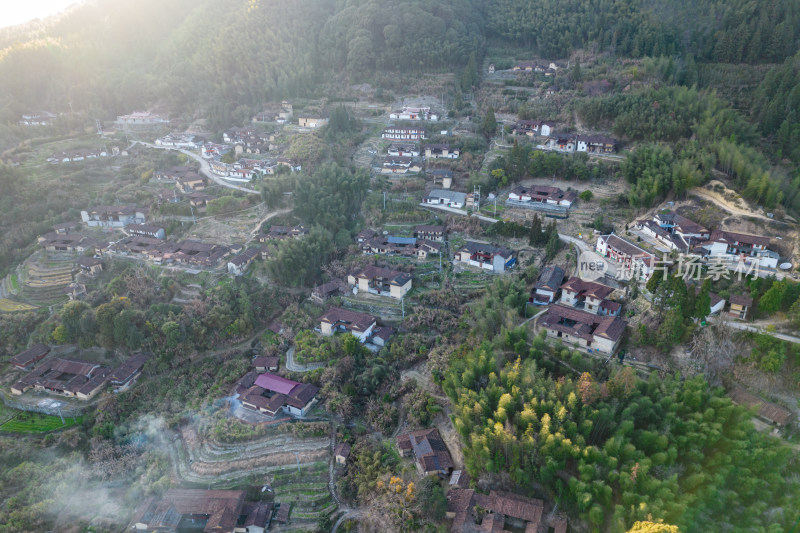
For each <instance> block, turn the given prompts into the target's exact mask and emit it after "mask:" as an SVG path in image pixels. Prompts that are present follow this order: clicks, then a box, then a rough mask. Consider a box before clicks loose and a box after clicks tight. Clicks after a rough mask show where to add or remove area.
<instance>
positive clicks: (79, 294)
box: [64, 281, 86, 301]
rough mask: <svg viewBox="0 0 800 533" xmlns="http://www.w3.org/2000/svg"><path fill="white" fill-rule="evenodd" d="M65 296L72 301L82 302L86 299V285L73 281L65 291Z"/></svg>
mask: <svg viewBox="0 0 800 533" xmlns="http://www.w3.org/2000/svg"><path fill="white" fill-rule="evenodd" d="M64 294H66V295H67V297H68V298H69V299H70V301H75V300H82V299H83V298H85V297H86V285H84V284H83V283H78V282H77V281H73V282H72V283H70V284H69V285H67V287H66V288H65V289H64Z"/></svg>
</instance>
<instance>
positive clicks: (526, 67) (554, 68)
mask: <svg viewBox="0 0 800 533" xmlns="http://www.w3.org/2000/svg"><path fill="white" fill-rule="evenodd" d="M562 68H564V65H563V64H562V63H558V62H556V61H547V62H543V61H518V62H517V63H515V64H514V66H513V67H511V70H513V71H515V72H538V73H541V74H544V75H545V76H554V75H555V73H556V72H558V70H559V69H562Z"/></svg>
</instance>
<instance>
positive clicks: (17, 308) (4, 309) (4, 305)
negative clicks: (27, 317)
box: [0, 298, 36, 313]
mask: <svg viewBox="0 0 800 533" xmlns="http://www.w3.org/2000/svg"><path fill="white" fill-rule="evenodd" d="M34 309H36V306H34V305H28V304H25V303H22V302H15V301H14V300H9V299H8V298H0V313H20V312H23V311H33V310H34Z"/></svg>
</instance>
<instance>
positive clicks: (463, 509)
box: [445, 486, 568, 533]
mask: <svg viewBox="0 0 800 533" xmlns="http://www.w3.org/2000/svg"><path fill="white" fill-rule="evenodd" d="M543 513H544V502H543V501H542V500H538V499H534V498H526V497H524V496H520V495H519V494H513V493H511V492H505V491H495V490H492V491H489V494H483V493H480V492H478V491H476V490H474V489H470V488H463V487H460V486H456V487H452V488H451V489H450V490H449V491H448V492H447V512H446V514H445V516H446V517H447V518H448V519H451V520H452V521H453V524H452V525H451V526H450V531H451V532H452V533H478V532H486V533H494V532H498V533H500V532H505V531H519V532H525V533H536V532H537V531H547V532H548V533H550V532H552V533H566V531H567V524H568V523H567V519H566V517H564V516H563V515H557V514H551V516H549V517H547V518H546V519H545V518H544V517H543ZM543 521H545V522H546V523H545V524H542V522H543Z"/></svg>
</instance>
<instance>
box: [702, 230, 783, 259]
mask: <svg viewBox="0 0 800 533" xmlns="http://www.w3.org/2000/svg"><path fill="white" fill-rule="evenodd" d="M770 242H771V239H770V238H769V237H760V236H758V235H749V234H747V233H738V232H734V231H724V230H714V231H712V232H711V235H710V237H709V240H708V241H707V242H705V243H702V244H701V245H700V246H701V247H702V248H704V249H706V250H708V256H709V257H712V258H713V257H717V258H726V257H728V256H736V257H738V258H739V259H740V260H745V259H747V258H748V257H750V258H753V257H755V258H758V264H759V266H763V267H767V268H775V267H776V266H777V265H778V259H779V256H778V254H777V253H775V252H774V251H772V250H770V249H769V245H770Z"/></svg>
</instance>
